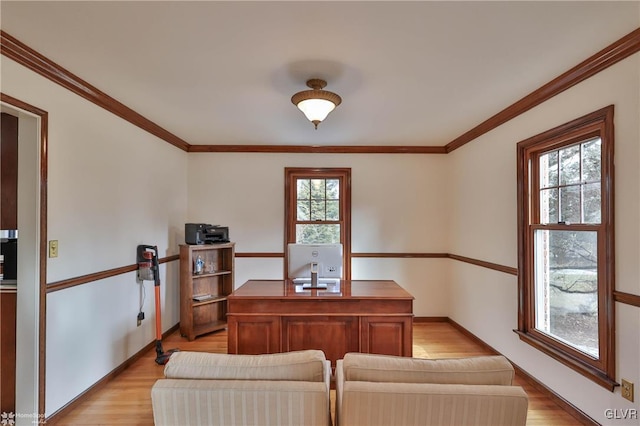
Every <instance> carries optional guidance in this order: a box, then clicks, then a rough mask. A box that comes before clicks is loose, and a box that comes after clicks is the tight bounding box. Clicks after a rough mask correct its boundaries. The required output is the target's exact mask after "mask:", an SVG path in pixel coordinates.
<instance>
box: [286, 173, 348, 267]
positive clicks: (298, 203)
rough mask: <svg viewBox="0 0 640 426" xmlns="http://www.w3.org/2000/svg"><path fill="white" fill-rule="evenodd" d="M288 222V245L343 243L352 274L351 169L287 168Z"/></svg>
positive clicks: (345, 257) (345, 262) (345, 260)
mask: <svg viewBox="0 0 640 426" xmlns="http://www.w3.org/2000/svg"><path fill="white" fill-rule="evenodd" d="M285 222H286V223H285V246H286V244H288V243H311V244H318V243H341V244H342V246H343V252H344V265H342V266H343V268H342V270H343V271H344V276H345V278H346V279H350V278H351V268H350V264H351V244H350V241H351V169H306V168H286V169H285ZM285 253H286V250H285ZM286 270H287V261H286V259H285V271H286ZM285 275H286V274H285Z"/></svg>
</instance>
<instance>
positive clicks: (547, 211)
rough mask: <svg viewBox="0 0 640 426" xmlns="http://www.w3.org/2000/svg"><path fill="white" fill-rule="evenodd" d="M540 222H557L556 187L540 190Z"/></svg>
mask: <svg viewBox="0 0 640 426" xmlns="http://www.w3.org/2000/svg"><path fill="white" fill-rule="evenodd" d="M540 222H541V223H545V224H546V223H558V188H552V189H544V190H542V191H540Z"/></svg>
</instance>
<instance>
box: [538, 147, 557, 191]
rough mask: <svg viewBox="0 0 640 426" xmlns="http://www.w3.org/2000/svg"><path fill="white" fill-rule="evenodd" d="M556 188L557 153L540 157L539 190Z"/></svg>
mask: <svg viewBox="0 0 640 426" xmlns="http://www.w3.org/2000/svg"><path fill="white" fill-rule="evenodd" d="M550 186H558V151H553V152H550V153H548V154H545V155H542V156H541V157H540V188H548V187H550Z"/></svg>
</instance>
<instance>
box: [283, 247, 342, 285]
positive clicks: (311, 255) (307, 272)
mask: <svg viewBox="0 0 640 426" xmlns="http://www.w3.org/2000/svg"><path fill="white" fill-rule="evenodd" d="M287 260H288V263H289V268H288V278H289V279H296V278H297V279H300V278H309V279H310V278H311V264H312V263H317V264H318V278H337V279H341V278H342V244H294V243H291V244H289V247H288V259H287Z"/></svg>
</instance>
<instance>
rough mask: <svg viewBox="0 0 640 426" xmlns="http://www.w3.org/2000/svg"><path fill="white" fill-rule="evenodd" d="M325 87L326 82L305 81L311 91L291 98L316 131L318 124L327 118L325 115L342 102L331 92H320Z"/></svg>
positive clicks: (318, 80) (315, 79)
mask: <svg viewBox="0 0 640 426" xmlns="http://www.w3.org/2000/svg"><path fill="white" fill-rule="evenodd" d="M326 85H327V82H326V81H324V80H321V79H319V78H312V79H311V80H308V81H307V86H309V87H310V88H311V89H313V90H304V91H302V92H298V93H296V94H295V95H293V96H292V97H291V102H292V103H293V104H294V105H295V106H297V107H298V108H299V109H300V111H302V112H303V113H304V115H305V116H306V117H307V119H308V120H309V121H311V122H312V123H313V125H314V126H315V128H316V130H317V129H318V124H320V123H321V122H322V120H324V119H325V118H327V115H329V113H330V112H331V111H333V109H334V108H335V107H337V106H338V105H340V103H341V102H342V98H340V96H338V95H336V94H335V93H333V92H329V91H327V90H322V89H323V88H324V87H325V86H326Z"/></svg>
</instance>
